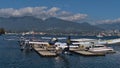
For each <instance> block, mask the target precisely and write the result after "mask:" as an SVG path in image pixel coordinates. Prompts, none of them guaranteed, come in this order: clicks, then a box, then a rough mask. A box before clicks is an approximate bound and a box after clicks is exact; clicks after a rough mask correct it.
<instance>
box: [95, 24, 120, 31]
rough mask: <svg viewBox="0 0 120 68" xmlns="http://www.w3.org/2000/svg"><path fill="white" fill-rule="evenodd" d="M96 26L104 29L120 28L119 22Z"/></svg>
mask: <svg viewBox="0 0 120 68" xmlns="http://www.w3.org/2000/svg"><path fill="white" fill-rule="evenodd" d="M96 26H97V27H99V28H102V29H104V30H116V29H117V30H120V22H114V23H105V24H98V25H96Z"/></svg>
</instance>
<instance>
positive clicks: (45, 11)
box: [0, 6, 88, 21]
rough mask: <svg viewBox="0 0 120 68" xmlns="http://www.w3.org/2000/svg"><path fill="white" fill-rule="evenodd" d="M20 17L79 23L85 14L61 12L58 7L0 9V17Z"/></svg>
mask: <svg viewBox="0 0 120 68" xmlns="http://www.w3.org/2000/svg"><path fill="white" fill-rule="evenodd" d="M11 16H12V17H22V16H34V17H37V18H41V19H46V18H49V17H57V18H60V19H64V20H69V21H79V20H82V19H85V18H86V17H87V16H88V15H87V14H80V13H71V12H68V11H63V10H61V9H60V8H58V7H52V8H48V7H45V6H43V7H25V8H20V9H14V8H5V9H0V17H11Z"/></svg>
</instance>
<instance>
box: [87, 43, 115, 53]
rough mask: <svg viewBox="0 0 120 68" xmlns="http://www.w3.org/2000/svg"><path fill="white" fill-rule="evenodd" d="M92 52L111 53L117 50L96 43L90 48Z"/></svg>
mask: <svg viewBox="0 0 120 68" xmlns="http://www.w3.org/2000/svg"><path fill="white" fill-rule="evenodd" d="M88 51H90V52H94V53H110V52H115V51H114V49H113V48H111V47H107V46H105V45H94V46H92V47H90V48H89V49H88Z"/></svg>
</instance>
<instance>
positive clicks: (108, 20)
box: [97, 18, 120, 24]
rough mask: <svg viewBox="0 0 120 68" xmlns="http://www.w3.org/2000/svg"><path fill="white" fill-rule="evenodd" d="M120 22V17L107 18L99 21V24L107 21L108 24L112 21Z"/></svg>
mask: <svg viewBox="0 0 120 68" xmlns="http://www.w3.org/2000/svg"><path fill="white" fill-rule="evenodd" d="M118 22H120V18H117V19H113V20H111V19H106V20H101V21H97V23H98V24H103V23H106V24H110V23H118Z"/></svg>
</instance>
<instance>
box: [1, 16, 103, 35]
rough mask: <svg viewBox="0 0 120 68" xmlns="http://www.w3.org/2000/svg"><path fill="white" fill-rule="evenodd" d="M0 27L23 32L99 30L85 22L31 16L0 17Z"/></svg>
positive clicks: (99, 29)
mask: <svg viewBox="0 0 120 68" xmlns="http://www.w3.org/2000/svg"><path fill="white" fill-rule="evenodd" d="M0 28H4V29H5V30H6V31H14V32H23V31H31V30H34V31H41V32H59V33H61V32H62V33H70V32H74V33H75V32H81V31H89V32H93V31H101V30H103V29H101V28H100V27H97V26H93V25H90V24H89V23H87V22H84V23H76V22H71V21H66V20H62V19H58V18H55V17H51V18H48V19H45V20H42V19H38V18H35V17H32V16H24V17H8V18H4V17H0Z"/></svg>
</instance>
